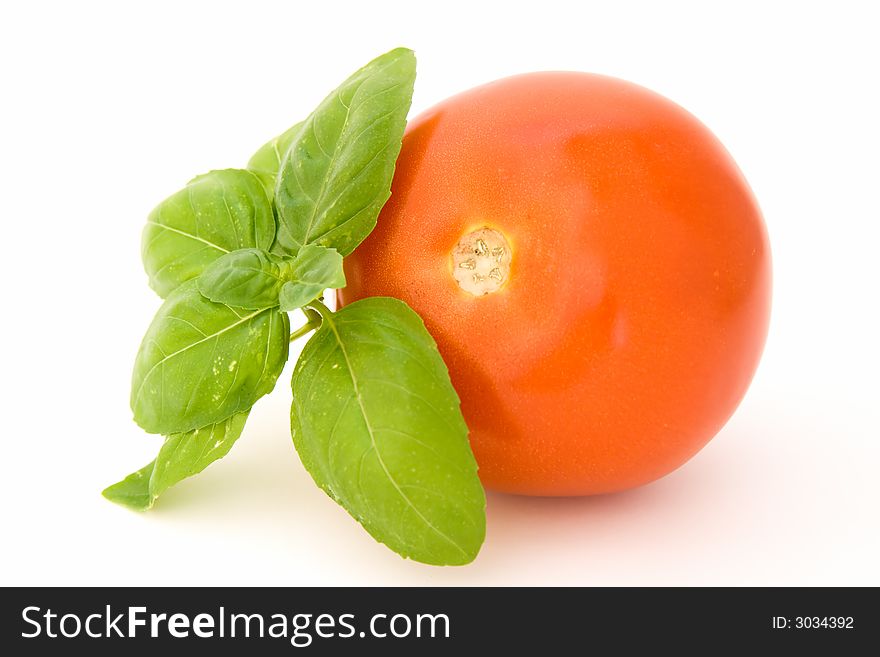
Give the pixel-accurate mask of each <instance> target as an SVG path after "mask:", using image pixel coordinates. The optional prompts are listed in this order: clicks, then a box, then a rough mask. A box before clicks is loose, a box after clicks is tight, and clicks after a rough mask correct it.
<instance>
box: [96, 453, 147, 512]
mask: <svg viewBox="0 0 880 657" xmlns="http://www.w3.org/2000/svg"><path fill="white" fill-rule="evenodd" d="M154 464H155V461H151V462H150V463H148V464H147V465H145V466H144V467H142V468H141V469H140V470H138V471H137V472H132V473H131V474H130V475H128V476H127V477H126V478H125V479H123V480H122V481H120V482H118V483H116V484H113V485H112V486H108V487H107V488H105V489H104V490H103V491H102V492H101V495H103V496H104V497H105V498H107V499H108V500H110V501H111V502H116V503H117V504H121V505H122V506H127V507H128V508H130V509H135V510H136V511H143V510H145V509H149V508H150V507H151V506H152V505H153V500H152V498H151V497H150V477H151V476H152V474H153V465H154Z"/></svg>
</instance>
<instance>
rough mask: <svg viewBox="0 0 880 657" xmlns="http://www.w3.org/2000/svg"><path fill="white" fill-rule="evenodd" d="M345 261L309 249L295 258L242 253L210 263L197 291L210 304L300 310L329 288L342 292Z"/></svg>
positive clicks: (330, 253) (255, 251) (250, 251)
mask: <svg viewBox="0 0 880 657" xmlns="http://www.w3.org/2000/svg"><path fill="white" fill-rule="evenodd" d="M344 285H345V274H344V273H343V271H342V256H341V255H339V254H338V253H337V252H336V251H334V250H333V249H327V248H324V247H323V246H314V245H308V246H305V247H303V248H302V249H300V251H299V253H298V254H297V255H296V257H295V258H282V257H281V256H277V255H275V254H272V253H268V252H266V251H260V250H259V249H240V250H238V251H233V252H232V253H227V254H226V255H225V256H223V257H221V258H219V259H218V260H215V261H214V262H213V263H211V264H210V265H209V266H208V268H207V269H206V270H205V272H204V273H203V274H202V275H201V276H199V278H198V287H199V292H201V293H202V295H203V296H206V297H207V298H208V299H210V300H211V301H215V302H217V303H224V304H227V305H230V306H237V307H239V308H246V309H252V310H258V309H260V308H272V307H274V306H277V305H279V303H280V304H281V310H284V311H288V310H296V309H297V308H300V307H301V306H304V305H305V304H307V303H308V302H309V301H311V300H312V299H314V298H315V297H317V296H319V295H320V294H321V293H322V292H323V291H324V290H326V289H327V288H328V287H334V288H338V287H343V286H344Z"/></svg>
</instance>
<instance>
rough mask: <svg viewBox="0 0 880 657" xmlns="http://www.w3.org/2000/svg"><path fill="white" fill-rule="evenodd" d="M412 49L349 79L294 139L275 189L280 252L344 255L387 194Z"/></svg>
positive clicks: (410, 80) (411, 75)
mask: <svg viewBox="0 0 880 657" xmlns="http://www.w3.org/2000/svg"><path fill="white" fill-rule="evenodd" d="M415 65H416V60H415V56H414V55H413V53H412V51H411V50H407V49H405V48H398V49H396V50H392V51H391V52H389V53H386V54H385V55H382V56H381V57H378V58H377V59H374V60H373V61H372V62H370V63H369V64H367V65H366V66H365V67H364V68H362V69H361V70H359V71H358V72H357V73H355V74H354V75H352V76H351V77H350V78H348V80H346V81H345V82H343V83H342V86H340V87H339V88H338V89H336V91H334V92H333V93H331V94H330V95H329V96H327V98H326V99H324V101H323V102H322V103H321V104H320V105H319V106H318V108H317V109H316V110H315V111H314V112H312V114H311V115H310V116H309V117H308V118H307V119H306V120H305V122H304V123H303V125H302V128H301V129H300V130H297V132H296V134H295V135H294V138H293V142H292V143H291V145H290V149H289V150H288V152H287V155H286V156H285V158H284V161H283V162H282V165H281V171H280V173H279V176H278V183H277V186H276V188H275V204H276V206H277V209H278V214H279V224H278V235H277V240H278V246H279V247H280V248H281V249H283V250H284V251H286V252H287V253H289V254H294V253H296V252H297V251H298V250H299V249H300V247H302V246H303V245H305V244H319V245H322V246H329V247H332V248H334V249H336V250H337V251H339V252H340V253H341V254H342V255H348V254H349V253H351V252H352V251H353V250H354V248H355V247H356V246H357V245H358V244H359V243H360V242H361V241H362V240H363V239H364V238H365V237H366V236H367V235H368V234H369V233H370V231H371V230H372V229H373V227H374V226H375V225H376V217H377V216H378V214H379V210H381V208H382V206H383V205H384V204H385V201H387V200H388V197H389V196H390V194H391V191H390V189H391V178H392V176H393V174H394V163H395V160H396V159H397V155H398V153H399V152H400V143H401V139H402V137H403V130H404V127H405V126H406V115H407V112H408V111H409V106H410V101H411V98H412V91H413V84H414V82H415V73H416V71H415Z"/></svg>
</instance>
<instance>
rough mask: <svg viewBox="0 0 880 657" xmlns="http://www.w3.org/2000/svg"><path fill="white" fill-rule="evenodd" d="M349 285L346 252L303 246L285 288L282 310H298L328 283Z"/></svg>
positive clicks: (309, 245)
mask: <svg viewBox="0 0 880 657" xmlns="http://www.w3.org/2000/svg"><path fill="white" fill-rule="evenodd" d="M344 286H345V273H344V272H343V270H342V256H341V255H339V253H338V252H337V251H336V250H335V249H327V248H324V247H323V246H315V245H313V244H308V245H306V246H304V247H303V248H301V249H300V250H299V253H297V254H296V258H295V259H294V260H293V262H292V265H291V269H290V272H289V281H288V282H287V283H285V284H284V286H283V287H282V288H281V294H280V298H279V302H280V304H281V310H285V311H288V310H296V309H297V308H300V307H302V306H304V305H306V304H307V303H308V302H309V301H311V300H312V299H314V298H316V297H317V296H319V295H320V294H321V293H322V292H323V291H324V290H326V289H327V288H328V287H332V288H340V287H344Z"/></svg>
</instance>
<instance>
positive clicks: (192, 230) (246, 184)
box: [141, 169, 275, 298]
mask: <svg viewBox="0 0 880 657" xmlns="http://www.w3.org/2000/svg"><path fill="white" fill-rule="evenodd" d="M274 238H275V217H274V215H273V212H272V204H271V202H270V197H269V196H268V195H267V193H266V190H265V187H264V184H263V182H262V181H261V179H260V177H259V176H257V175H256V174H254V173H253V172H250V171H245V170H243V169H224V170H221V171H211V172H210V173H206V174H205V175H202V176H198V177H197V178H194V179H193V180H191V181H190V182H189V184H187V186H186V187H184V188H183V189H182V190H181V191H179V192H177V193H176V194H174V195H172V196H170V197H169V198H167V199H165V200H164V201H162V202H161V203H160V204H159V205H158V206H157V207H156V208H155V209H154V210H153V211H152V212H151V213H150V216H149V218H148V219H147V225H146V227H145V228H144V233H143V245H142V249H141V255H142V257H143V261H144V269H146V272H147V275H148V276H149V280H150V286H151V287H152V288H153V289H154V290H155V291H156V292H157V293H158V294H159V296H161V297H163V298H164V297H166V296H168V294H170V293H171V291H172V290H174V289H175V288H177V286H178V285H180V284H181V283H184V282H185V281H188V280H190V279H192V278H195V277H196V276H198V275H199V274H201V273H202V271H203V270H204V269H205V267H206V266H208V265H209V264H210V263H211V262H213V261H214V260H216V259H217V258H219V257H220V256H222V255H223V254H225V253H229V252H230V251H234V250H236V249H241V248H247V247H255V248H259V249H268V248H270V247H271V245H272V242H273V240H274Z"/></svg>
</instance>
